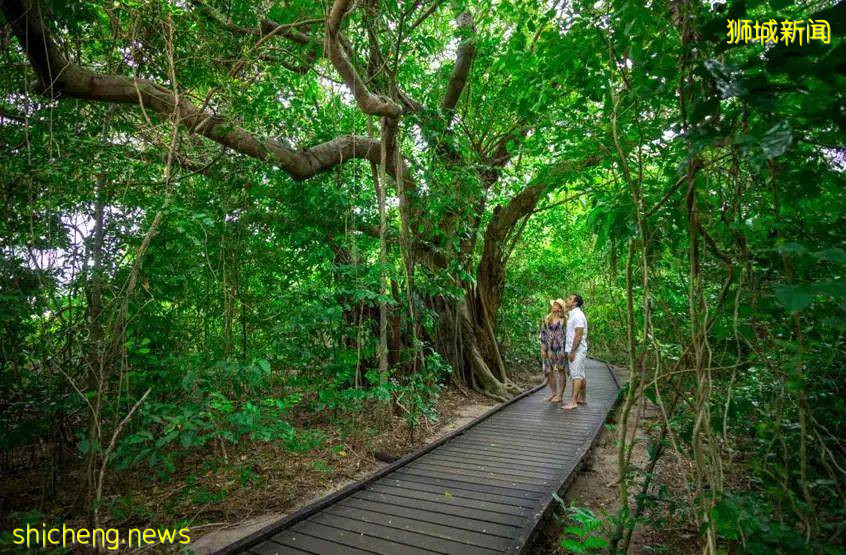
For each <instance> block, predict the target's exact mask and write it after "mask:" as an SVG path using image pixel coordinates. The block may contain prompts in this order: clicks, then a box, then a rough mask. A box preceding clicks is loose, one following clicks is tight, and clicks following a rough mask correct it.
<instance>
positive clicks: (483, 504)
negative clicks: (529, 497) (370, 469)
mask: <svg viewBox="0 0 846 555" xmlns="http://www.w3.org/2000/svg"><path fill="white" fill-rule="evenodd" d="M367 491H375V492H378V493H384V494H385V495H393V496H397V497H406V498H408V499H421V500H423V501H431V502H433V503H445V504H447V505H455V506H456V507H467V508H468V509H481V510H484V511H491V512H493V513H502V514H506V515H515V516H528V515H529V513H530V512H531V510H529V509H528V508H527V507H520V506H518V505H510V504H507V503H505V502H502V501H500V502H493V501H482V500H480V499H467V498H465V497H457V496H455V495H452V494H451V493H450V494H448V495H447V494H444V493H441V494H437V493H431V492H426V491H417V490H412V489H405V488H398V487H393V486H385V485H381V484H374V485H373V486H371V487H369V488H367Z"/></svg>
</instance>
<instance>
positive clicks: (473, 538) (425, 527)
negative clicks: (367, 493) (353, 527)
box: [324, 503, 509, 552]
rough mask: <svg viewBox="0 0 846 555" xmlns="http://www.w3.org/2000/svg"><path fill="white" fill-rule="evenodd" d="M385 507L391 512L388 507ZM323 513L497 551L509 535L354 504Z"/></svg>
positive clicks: (424, 515) (423, 515) (338, 506)
mask: <svg viewBox="0 0 846 555" xmlns="http://www.w3.org/2000/svg"><path fill="white" fill-rule="evenodd" d="M389 507H390V506H389ZM387 510H389V511H390V508H388V509H387ZM324 514H333V515H339V516H345V517H347V518H352V519H356V520H361V521H362V522H370V523H372V524H378V525H380V526H387V527H389V528H399V529H401V530H414V531H416V532H420V533H422V534H427V535H429V536H434V537H436V538H443V539H446V540H452V541H454V542H458V543H459V544H463V545H467V546H478V547H483V548H485V549H488V550H493V551H497V552H499V551H502V550H503V549H505V548H506V547H507V546H508V543H509V538H507V537H501V536H495V535H493V534H488V533H486V532H474V531H470V530H465V529H463V528H455V527H454V526H452V524H454V522H453V520H452V519H449V520H447V519H444V522H443V523H441V524H437V523H433V522H428V521H424V520H420V519H419V518H405V517H401V516H397V515H396V514H390V513H381V512H376V511H372V510H367V509H361V508H359V507H353V506H342V505H341V504H340V503H338V504H336V505H333V506H332V507H330V508H328V509H326V511H324ZM419 516H422V517H424V518H425V517H427V516H430V513H424V514H422V515H419ZM477 522H478V521H477Z"/></svg>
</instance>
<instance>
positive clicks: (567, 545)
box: [561, 538, 587, 553]
mask: <svg viewBox="0 0 846 555" xmlns="http://www.w3.org/2000/svg"><path fill="white" fill-rule="evenodd" d="M561 547H563V548H564V549H566V550H568V551H572V552H573V553H587V549H585V547H584V546H583V545H582V544H581V543H579V542H577V541H574V540H571V539H569V538H565V539H563V540H561Z"/></svg>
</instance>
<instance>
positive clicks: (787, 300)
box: [773, 284, 814, 312]
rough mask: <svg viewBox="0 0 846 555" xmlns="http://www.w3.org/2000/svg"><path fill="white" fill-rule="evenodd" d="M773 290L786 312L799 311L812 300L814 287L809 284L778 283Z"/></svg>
mask: <svg viewBox="0 0 846 555" xmlns="http://www.w3.org/2000/svg"><path fill="white" fill-rule="evenodd" d="M773 291H774V292H775V296H776V298H777V299H778V302H780V303H781V304H782V305H783V306H784V308H786V309H787V311H788V312H799V311H800V310H802V309H803V308H805V307H806V306H808V305H809V304H811V301H813V300H814V289H813V288H812V287H811V286H809V285H785V284H778V285H775V286H774V287H773Z"/></svg>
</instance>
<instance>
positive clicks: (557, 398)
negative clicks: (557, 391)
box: [549, 396, 561, 403]
mask: <svg viewBox="0 0 846 555" xmlns="http://www.w3.org/2000/svg"><path fill="white" fill-rule="evenodd" d="M549 402H550V403H560V402H561V397H558V396H556V397H553V398H552V399H550V400H549Z"/></svg>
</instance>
